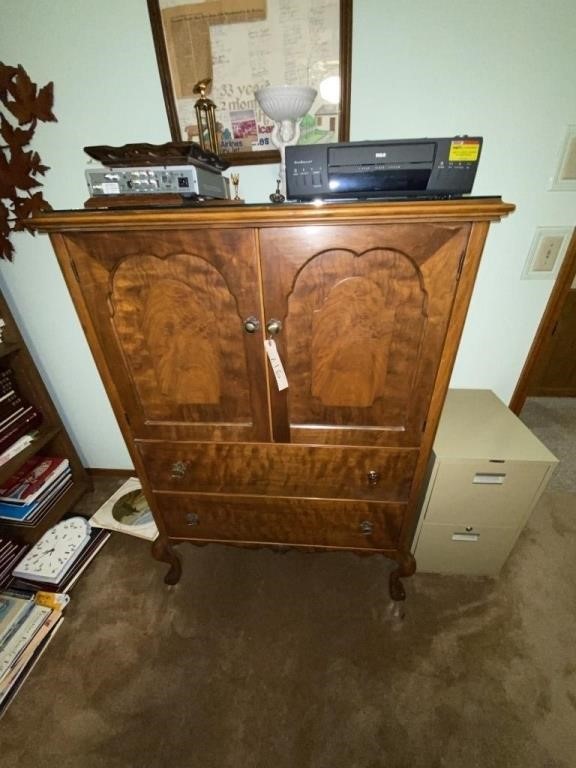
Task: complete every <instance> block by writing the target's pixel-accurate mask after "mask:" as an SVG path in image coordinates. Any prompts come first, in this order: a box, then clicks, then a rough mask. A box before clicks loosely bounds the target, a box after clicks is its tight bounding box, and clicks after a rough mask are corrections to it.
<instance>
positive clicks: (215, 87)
mask: <svg viewBox="0 0 576 768" xmlns="http://www.w3.org/2000/svg"><path fill="white" fill-rule="evenodd" d="M148 12H149V15H150V22H151V25H152V33H153V37H154V46H155V49H156V57H157V59H158V67H159V70H160V78H161V81H162V90H163V93H164V101H165V103H166V110H167V113H168V121H169V124H170V132H171V136H172V140H173V141H175V142H181V141H198V126H197V124H196V114H195V110H194V105H195V103H196V101H197V99H198V95H197V94H195V93H194V87H195V85H196V84H197V83H198V82H200V81H201V80H204V79H207V78H209V79H210V80H211V87H210V88H211V89H210V91H209V92H208V93H207V95H208V96H209V98H210V99H212V101H213V102H214V103H215V104H216V121H217V124H218V134H219V143H220V154H221V155H222V156H223V157H225V158H226V160H227V162H229V163H230V164H231V165H248V164H250V165H252V164H260V163H272V162H278V160H279V153H278V151H277V150H276V149H274V147H273V146H272V144H271V141H270V134H271V132H272V127H273V126H272V123H271V121H270V119H269V118H268V117H267V116H266V115H265V114H264V113H263V112H262V110H261V109H260V107H259V106H258V104H257V102H256V99H255V97H254V91H256V90H257V89H258V88H263V87H265V86H267V85H285V84H287V85H309V86H312V87H313V88H315V89H316V90H317V91H318V95H317V97H316V100H315V101H314V104H313V105H312V108H311V110H310V112H309V113H308V114H307V115H306V116H305V117H304V118H303V119H302V121H301V135H300V143H326V142H331V141H347V140H348V136H349V123H350V69H351V58H352V56H351V49H352V0H192V1H190V0H189V1H188V2H183V0H148Z"/></svg>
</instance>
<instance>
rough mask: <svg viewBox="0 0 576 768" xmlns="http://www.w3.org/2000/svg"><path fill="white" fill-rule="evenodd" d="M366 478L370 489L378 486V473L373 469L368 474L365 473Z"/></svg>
mask: <svg viewBox="0 0 576 768" xmlns="http://www.w3.org/2000/svg"><path fill="white" fill-rule="evenodd" d="M366 478H367V479H368V485H371V486H372V487H373V486H375V485H378V483H379V482H380V472H376V470H375V469H371V470H370V472H367V473H366Z"/></svg>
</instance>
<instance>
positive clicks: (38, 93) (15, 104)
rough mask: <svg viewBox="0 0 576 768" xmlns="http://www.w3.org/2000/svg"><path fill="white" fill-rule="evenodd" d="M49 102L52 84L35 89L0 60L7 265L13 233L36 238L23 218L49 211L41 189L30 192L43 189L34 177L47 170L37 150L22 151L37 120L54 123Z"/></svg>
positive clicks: (1, 210) (1, 214) (2, 253)
mask: <svg viewBox="0 0 576 768" xmlns="http://www.w3.org/2000/svg"><path fill="white" fill-rule="evenodd" d="M53 102H54V84H53V83H48V84H47V85H45V86H44V87H42V88H40V90H38V86H37V85H36V83H33V82H32V80H31V79H30V77H29V76H28V74H27V73H26V70H25V69H24V67H22V66H21V65H18V66H17V67H11V66H8V65H6V64H3V63H2V62H0V137H1V144H0V258H2V259H7V260H8V261H12V259H13V256H14V246H13V245H12V243H11V242H10V234H11V232H21V231H24V230H27V231H28V232H32V234H34V231H33V227H32V226H31V224H30V223H29V222H28V221H27V219H29V218H30V216H32V215H33V214H35V213H37V212H38V211H44V210H51V206H50V205H49V203H48V202H47V201H46V200H45V199H44V196H43V194H42V192H41V191H36V192H32V191H31V190H33V189H36V188H37V187H41V186H42V183H41V182H40V181H39V180H38V177H39V176H44V174H45V173H46V171H47V170H49V168H48V166H46V165H42V162H41V159H40V155H39V154H38V152H35V151H34V150H29V151H26V147H27V146H28V144H29V143H30V142H31V140H32V137H33V136H34V132H35V130H36V125H37V123H38V121H39V120H41V121H42V122H52V121H55V120H56V118H55V117H54V114H53V113H52V104H53ZM16 123H17V125H16Z"/></svg>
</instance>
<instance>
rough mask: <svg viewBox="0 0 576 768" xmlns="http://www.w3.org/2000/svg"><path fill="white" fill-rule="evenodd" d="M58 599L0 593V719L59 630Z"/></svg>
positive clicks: (59, 602) (15, 593)
mask: <svg viewBox="0 0 576 768" xmlns="http://www.w3.org/2000/svg"><path fill="white" fill-rule="evenodd" d="M59 598H60V596H57V595H54V596H48V599H46V598H45V596H43V595H42V594H39V595H33V594H27V593H18V592H12V591H5V592H0V716H1V715H2V714H4V712H5V711H6V708H7V707H8V704H9V703H10V702H11V701H12V699H13V698H14V696H15V694H16V692H17V691H18V689H19V688H20V686H21V685H22V683H23V682H24V680H25V679H26V677H28V674H29V673H30V671H31V670H32V668H33V666H34V665H35V664H36V661H37V660H38V659H39V658H40V655H41V654H42V653H43V651H44V649H45V648H46V646H47V645H48V643H49V642H50V640H51V639H52V638H53V637H54V634H55V632H56V630H57V629H58V627H59V626H60V624H61V622H62V609H63V607H64V605H65V604H66V602H67V601H68V598H67V597H66V599H59Z"/></svg>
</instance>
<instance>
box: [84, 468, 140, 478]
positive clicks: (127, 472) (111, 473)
mask: <svg viewBox="0 0 576 768" xmlns="http://www.w3.org/2000/svg"><path fill="white" fill-rule="evenodd" d="M86 473H87V474H88V476H89V477H134V476H135V475H136V470H135V469H100V468H98V467H86Z"/></svg>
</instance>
